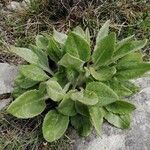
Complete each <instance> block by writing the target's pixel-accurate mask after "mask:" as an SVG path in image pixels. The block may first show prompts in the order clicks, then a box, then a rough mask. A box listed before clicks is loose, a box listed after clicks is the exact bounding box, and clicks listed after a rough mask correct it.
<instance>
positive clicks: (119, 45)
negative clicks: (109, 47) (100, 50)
mask: <svg viewBox="0 0 150 150" xmlns="http://www.w3.org/2000/svg"><path fill="white" fill-rule="evenodd" d="M133 37H134V35H131V36H129V37H127V38H125V39H123V40H121V41H119V42H117V44H116V48H115V51H118V50H119V49H120V48H121V47H122V46H123V45H125V44H126V43H128V42H131V41H132V40H133Z"/></svg>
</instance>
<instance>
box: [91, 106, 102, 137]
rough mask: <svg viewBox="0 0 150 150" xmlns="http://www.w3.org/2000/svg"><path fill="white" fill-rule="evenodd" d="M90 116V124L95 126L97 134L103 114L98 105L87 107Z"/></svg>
mask: <svg viewBox="0 0 150 150" xmlns="http://www.w3.org/2000/svg"><path fill="white" fill-rule="evenodd" d="M89 112H90V117H91V120H92V124H93V126H94V127H95V129H96V131H97V133H98V134H100V131H101V127H102V123H103V114H102V111H101V109H100V108H99V107H98V106H91V107H89Z"/></svg>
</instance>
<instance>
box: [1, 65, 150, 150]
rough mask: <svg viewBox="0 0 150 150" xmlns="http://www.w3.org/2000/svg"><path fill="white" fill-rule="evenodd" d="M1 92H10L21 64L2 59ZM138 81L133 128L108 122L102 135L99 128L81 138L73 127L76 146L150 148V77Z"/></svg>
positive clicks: (93, 149)
mask: <svg viewBox="0 0 150 150" xmlns="http://www.w3.org/2000/svg"><path fill="white" fill-rule="evenodd" d="M0 68H1V70H0V75H1V76H0V87H1V91H0V94H6V93H10V92H11V91H12V89H13V81H14V78H15V76H16V73H17V70H18V67H15V66H11V65H9V64H6V63H0ZM135 83H136V84H137V85H139V86H140V87H141V91H140V92H139V93H137V94H136V95H134V96H132V97H131V98H130V99H129V100H130V101H132V102H133V103H134V104H135V105H136V108H137V109H136V111H135V112H134V113H133V121H132V124H131V128H130V129H128V130H120V129H116V128H115V127H113V126H110V125H109V124H108V123H105V124H104V125H103V130H102V135H101V136H97V135H96V133H95V132H93V134H92V135H90V136H89V137H88V138H80V137H78V136H77V134H76V133H75V131H74V130H73V131H71V135H70V139H71V140H72V141H74V142H73V144H72V145H73V149H74V150H149V149H150V126H149V124H150V109H149V108H150V78H140V79H137V80H135ZM10 100H11V99H10V98H8V99H3V100H1V101H0V110H1V109H3V108H5V107H6V106H7V104H8V103H9V102H10Z"/></svg>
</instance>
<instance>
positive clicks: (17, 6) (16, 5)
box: [7, 1, 21, 11]
mask: <svg viewBox="0 0 150 150" xmlns="http://www.w3.org/2000/svg"><path fill="white" fill-rule="evenodd" d="M7 9H9V10H11V11H16V10H20V9H21V6H20V3H19V2H15V1H12V2H10V4H9V5H7Z"/></svg>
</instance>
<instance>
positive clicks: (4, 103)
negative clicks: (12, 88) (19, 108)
mask: <svg viewBox="0 0 150 150" xmlns="http://www.w3.org/2000/svg"><path fill="white" fill-rule="evenodd" d="M11 100H12V99H11V98H8V99H2V100H0V111H1V110H2V109H3V108H5V107H6V106H7V105H8V104H9V103H10V101H11Z"/></svg>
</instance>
